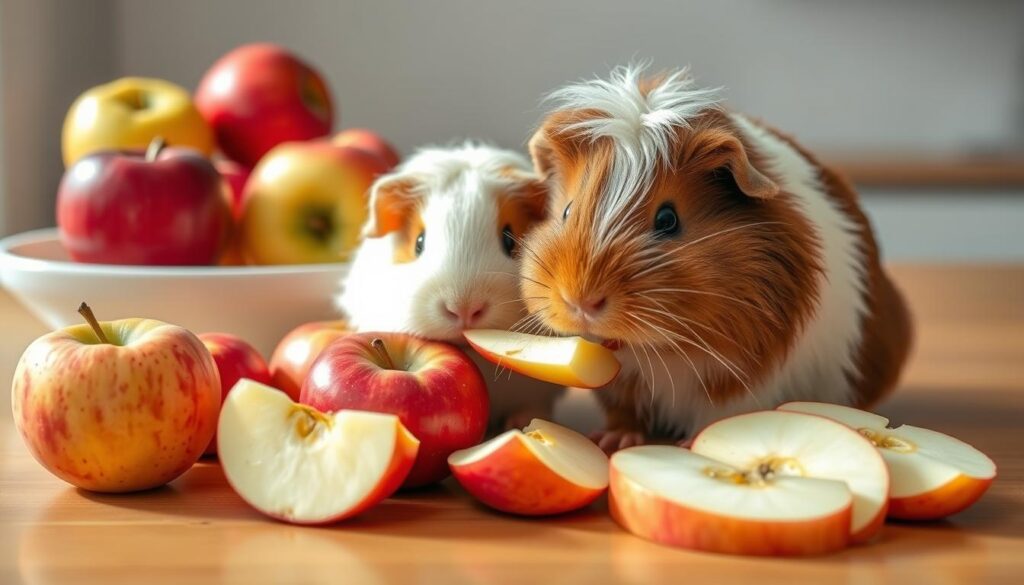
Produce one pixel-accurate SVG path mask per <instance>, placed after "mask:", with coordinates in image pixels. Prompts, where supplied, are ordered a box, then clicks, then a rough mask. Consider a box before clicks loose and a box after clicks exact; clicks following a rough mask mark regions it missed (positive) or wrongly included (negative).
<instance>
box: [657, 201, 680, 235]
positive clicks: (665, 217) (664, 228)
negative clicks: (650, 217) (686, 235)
mask: <svg viewBox="0 0 1024 585" xmlns="http://www.w3.org/2000/svg"><path fill="white" fill-rule="evenodd" d="M680 231H682V227H681V226H680V224H679V216H678V215H676V209H675V207H673V206H672V204H671V203H665V204H664V205H662V206H661V207H659V208H658V211H657V212H656V213H655V214H654V235H655V237H658V238H671V237H672V236H675V235H678V234H679V232H680Z"/></svg>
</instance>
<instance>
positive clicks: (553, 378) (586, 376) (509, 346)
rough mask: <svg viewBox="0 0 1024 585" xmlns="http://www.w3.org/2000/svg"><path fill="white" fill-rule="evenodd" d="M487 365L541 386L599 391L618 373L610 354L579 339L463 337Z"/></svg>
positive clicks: (483, 333)
mask: <svg viewBox="0 0 1024 585" xmlns="http://www.w3.org/2000/svg"><path fill="white" fill-rule="evenodd" d="M463 335H464V336H465V337H466V341H468V342H469V345H470V346H471V347H472V348H473V349H475V350H476V351H477V353H479V354H480V355H482V356H483V357H484V358H486V359H487V360H488V361H491V362H494V363H495V364H497V365H499V366H502V367H504V368H508V369H510V370H512V371H513V372H518V373H520V374H523V375H524V376H529V377H531V378H535V379H537V380H541V381H544V382H550V383H552V384H559V385H561V386H573V387H576V388H598V387H600V386H604V385H605V384H607V383H608V382H611V381H612V379H614V378H615V376H616V375H618V373H619V368H620V367H621V366H620V364H619V360H617V359H615V353H614V352H612V350H610V349H608V348H606V347H604V346H602V345H600V344H598V343H593V342H591V341H587V340H586V339H583V338H582V337H545V336H541V335H528V334H526V333H517V332H514V331H502V330H498V329H473V330H470V331H466V332H464V334H463Z"/></svg>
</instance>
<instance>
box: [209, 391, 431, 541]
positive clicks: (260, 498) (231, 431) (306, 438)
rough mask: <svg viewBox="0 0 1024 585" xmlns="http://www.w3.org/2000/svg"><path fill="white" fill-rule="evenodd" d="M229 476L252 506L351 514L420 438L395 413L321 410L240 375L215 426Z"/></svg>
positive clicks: (310, 514)
mask: <svg viewBox="0 0 1024 585" xmlns="http://www.w3.org/2000/svg"><path fill="white" fill-rule="evenodd" d="M217 441H218V443H217V452H218V454H219V457H220V462H221V465H222V466H223V468H224V474H225V476H227V479H228V482H229V483H230V484H231V486H232V487H233V488H234V489H235V491H237V492H238V494H239V495H240V496H241V497H242V499H244V500H245V501H246V502H248V503H249V504H250V505H252V506H253V507H254V508H256V509H257V510H259V511H261V512H263V513H265V514H267V515H268V516H271V517H273V518H277V519H279V520H284V521H287V522H292V523H296V524H326V523H329V522H334V521H338V520H342V519H345V518H349V517H351V516H355V515H356V514H359V513H360V512H363V511H364V510H366V509H368V508H370V507H372V506H373V505H375V504H377V503H378V502H380V501H381V500H383V499H384V498H386V497H388V496H390V495H391V494H392V493H394V491H395V490H397V489H398V487H399V486H400V485H402V482H403V481H404V480H405V476H406V475H407V474H408V473H409V470H410V469H412V465H413V462H414V461H415V460H416V452H417V450H418V449H419V441H418V440H416V438H415V437H414V436H412V434H411V433H409V431H408V430H406V428H405V427H404V426H402V423H401V422H400V421H399V420H398V417H397V416H394V415H390V414H379V413H371V412H361V411H354V410H342V411H339V412H336V413H331V414H325V413H321V412H319V411H317V410H316V409H314V408H312V407H309V406H306V405H302V404H297V403H295V402H292V400H291V399H290V398H288V396H287V395H285V394H284V393H283V392H281V391H279V390H277V389H275V388H271V387H269V386H264V385H262V384H259V383H256V382H253V381H251V380H247V379H242V380H240V381H239V382H238V384H237V385H235V387H234V388H233V389H232V390H231V392H230V393H228V397H227V399H226V400H225V402H224V406H223V407H222V409H221V416H220V423H219V425H218V427H217Z"/></svg>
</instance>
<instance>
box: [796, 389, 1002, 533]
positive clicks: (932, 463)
mask: <svg viewBox="0 0 1024 585" xmlns="http://www.w3.org/2000/svg"><path fill="white" fill-rule="evenodd" d="M779 409H781V410H787V411H792V412H806V413H810V414H816V415H819V416H824V417H827V418H830V419H833V420H836V421H839V422H841V423H843V424H845V425H848V426H850V427H853V428H854V429H857V431H858V432H859V433H860V434H862V435H864V436H865V437H867V438H868V439H869V440H870V441H871V442H872V443H874V444H875V446H876V447H878V449H879V451H880V452H881V453H882V458H883V459H885V462H886V463H887V464H888V465H889V472H890V474H891V476H892V484H891V485H890V486H889V517H890V518H900V519H903V520H934V519H937V518H944V517H946V516H949V515H951V514H955V513H957V512H960V511H961V510H963V509H965V508H967V507H968V506H970V505H971V504H973V503H974V502H975V501H977V500H978V498H980V497H981V496H982V494H984V493H985V491H986V490H987V489H988V486H989V485H991V484H992V480H994V479H995V477H996V464H995V463H994V462H993V461H992V460H991V459H989V458H988V456H986V455H985V454H984V453H982V452H981V451H978V450H977V449H975V448H974V447H972V446H970V445H968V444H967V443H964V442H963V441H961V440H959V439H955V438H953V437H950V436H949V435H945V434H943V433H939V432H936V431H931V430H928V429H922V428H920V427H914V426H910V425H902V426H899V427H896V428H890V427H889V419H887V418H885V417H884V416H879V415H877V414H873V413H870V412H865V411H863V410H858V409H856V408H850V407H848V406H839V405H837V404H825V403H821V402H789V403H787V404H783V405H782V406H780V407H779Z"/></svg>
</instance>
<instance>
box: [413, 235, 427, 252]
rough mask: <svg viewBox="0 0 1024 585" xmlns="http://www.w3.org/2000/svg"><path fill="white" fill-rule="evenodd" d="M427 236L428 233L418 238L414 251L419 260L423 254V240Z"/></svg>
mask: <svg viewBox="0 0 1024 585" xmlns="http://www.w3.org/2000/svg"><path fill="white" fill-rule="evenodd" d="M426 235H427V232H426V231H422V232H420V235H418V236H416V247H415V248H414V249H413V250H414V251H415V252H416V257H417V258H419V257H420V254H422V253H423V238H424V236H426Z"/></svg>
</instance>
